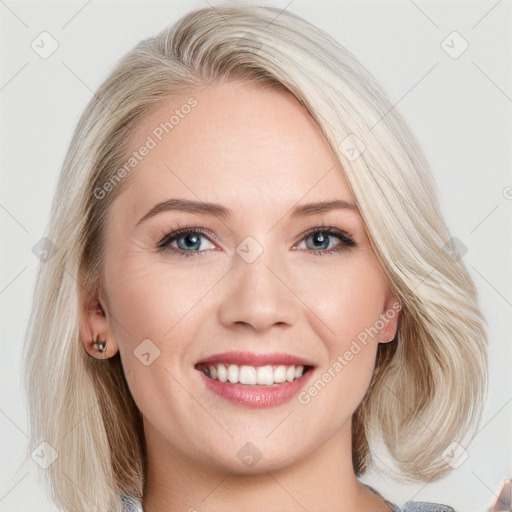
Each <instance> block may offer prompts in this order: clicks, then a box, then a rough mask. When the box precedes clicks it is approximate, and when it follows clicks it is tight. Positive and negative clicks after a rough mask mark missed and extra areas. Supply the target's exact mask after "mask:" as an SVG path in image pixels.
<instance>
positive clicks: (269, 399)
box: [197, 368, 314, 409]
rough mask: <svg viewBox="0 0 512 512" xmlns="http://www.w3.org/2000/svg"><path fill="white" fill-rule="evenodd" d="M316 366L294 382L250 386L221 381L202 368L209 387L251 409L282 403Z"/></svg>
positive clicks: (295, 391) (203, 376)
mask: <svg viewBox="0 0 512 512" xmlns="http://www.w3.org/2000/svg"><path fill="white" fill-rule="evenodd" d="M313 370H314V368H311V369H310V370H308V372H307V373H305V374H304V375H302V377H299V378H298V379H294V380H293V381H292V382H283V383H282V384H279V385H277V386H250V385H247V384H232V383H231V382H229V381H228V382H220V381H219V380H215V379H212V378H211V377H208V376H207V375H206V374H205V373H203V372H202V371H201V370H197V371H199V373H200V374H201V376H202V378H203V380H204V383H205V384H206V386H207V388H208V389H209V390H211V391H213V392H214V393H216V394H217V395H219V396H220V397H222V398H224V399H226V400H228V401H229V402H231V403H232V404H235V405H238V406H241V407H248V408H250V409H267V408H269V407H277V406H278V405H282V404H284V403H286V402H288V401H289V400H291V399H292V398H293V397H294V396H296V395H297V394H298V393H299V391H300V390H301V389H302V388H303V387H304V386H305V385H306V383H307V382H308V381H309V380H310V378H311V375H312V374H313Z"/></svg>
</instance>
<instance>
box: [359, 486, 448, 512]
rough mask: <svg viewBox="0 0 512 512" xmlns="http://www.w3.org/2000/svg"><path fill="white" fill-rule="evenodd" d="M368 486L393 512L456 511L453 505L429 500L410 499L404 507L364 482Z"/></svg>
mask: <svg viewBox="0 0 512 512" xmlns="http://www.w3.org/2000/svg"><path fill="white" fill-rule="evenodd" d="M364 486H365V487H366V488H368V489H369V490H370V491H371V492H373V493H374V494H376V495H377V496H380V497H381V498H382V499H383V500H384V501H385V502H386V503H387V504H388V505H389V506H390V509H391V512H455V510H454V509H453V508H452V507H449V506H448V505H441V504H440V503H431V502H429V501H428V502H427V501H408V502H407V503H406V504H405V505H404V506H403V508H400V507H398V506H397V505H395V504H394V503H391V502H390V501H388V500H386V498H384V496H382V494H381V493H380V492H379V491H377V490H376V489H374V488H373V487H371V486H370V485H368V484H364Z"/></svg>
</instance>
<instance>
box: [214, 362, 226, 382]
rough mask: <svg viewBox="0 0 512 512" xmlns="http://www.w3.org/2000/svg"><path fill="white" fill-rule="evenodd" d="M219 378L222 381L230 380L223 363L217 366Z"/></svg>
mask: <svg viewBox="0 0 512 512" xmlns="http://www.w3.org/2000/svg"><path fill="white" fill-rule="evenodd" d="M210 368H211V366H210ZM210 375H211V373H210ZM214 378H215V377H214ZM217 379H218V380H220V382H227V380H228V372H227V371H226V367H225V366H224V365H223V364H219V365H218V366H217Z"/></svg>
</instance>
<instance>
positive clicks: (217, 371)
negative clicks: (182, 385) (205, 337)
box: [195, 363, 313, 387]
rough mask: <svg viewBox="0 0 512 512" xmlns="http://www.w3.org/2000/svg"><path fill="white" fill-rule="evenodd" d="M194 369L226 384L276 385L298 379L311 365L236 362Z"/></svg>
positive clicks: (205, 365) (202, 365) (198, 366)
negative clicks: (237, 363)
mask: <svg viewBox="0 0 512 512" xmlns="http://www.w3.org/2000/svg"><path fill="white" fill-rule="evenodd" d="M195 368H196V370H198V371H201V372H203V373H204V374H205V375H206V376H207V377H209V378H210V379H213V380H216V381H219V382H223V383H226V384H242V385H246V386H263V387H276V386H280V385H282V384H284V383H287V382H293V381H294V380H297V379H300V378H301V377H303V376H304V375H305V374H306V373H307V372H309V371H310V370H311V369H312V368H313V367H312V366H308V365H265V366H249V365H236V364H225V363H215V364H201V363H200V364H197V365H196V366H195Z"/></svg>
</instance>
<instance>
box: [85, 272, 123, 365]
mask: <svg viewBox="0 0 512 512" xmlns="http://www.w3.org/2000/svg"><path fill="white" fill-rule="evenodd" d="M82 282H84V281H82ZM103 303H104V301H102V300H101V299H100V294H99V291H98V290H89V291H87V290H85V289H82V293H81V294H80V340H81V342H82V344H83V346H84V348H85V350H86V351H87V353H88V354H90V355H91V356H93V357H95V358H97V359H108V358H110V357H112V356H114V355H115V354H116V353H117V351H118V350H119V347H118V345H117V341H116V338H115V336H114V332H113V330H112V328H111V325H110V320H109V319H108V318H107V315H106V312H105V308H104V304H103ZM99 340H104V341H105V351H104V352H101V351H100V350H98V347H97V345H95V343H96V342H97V341H99Z"/></svg>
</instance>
